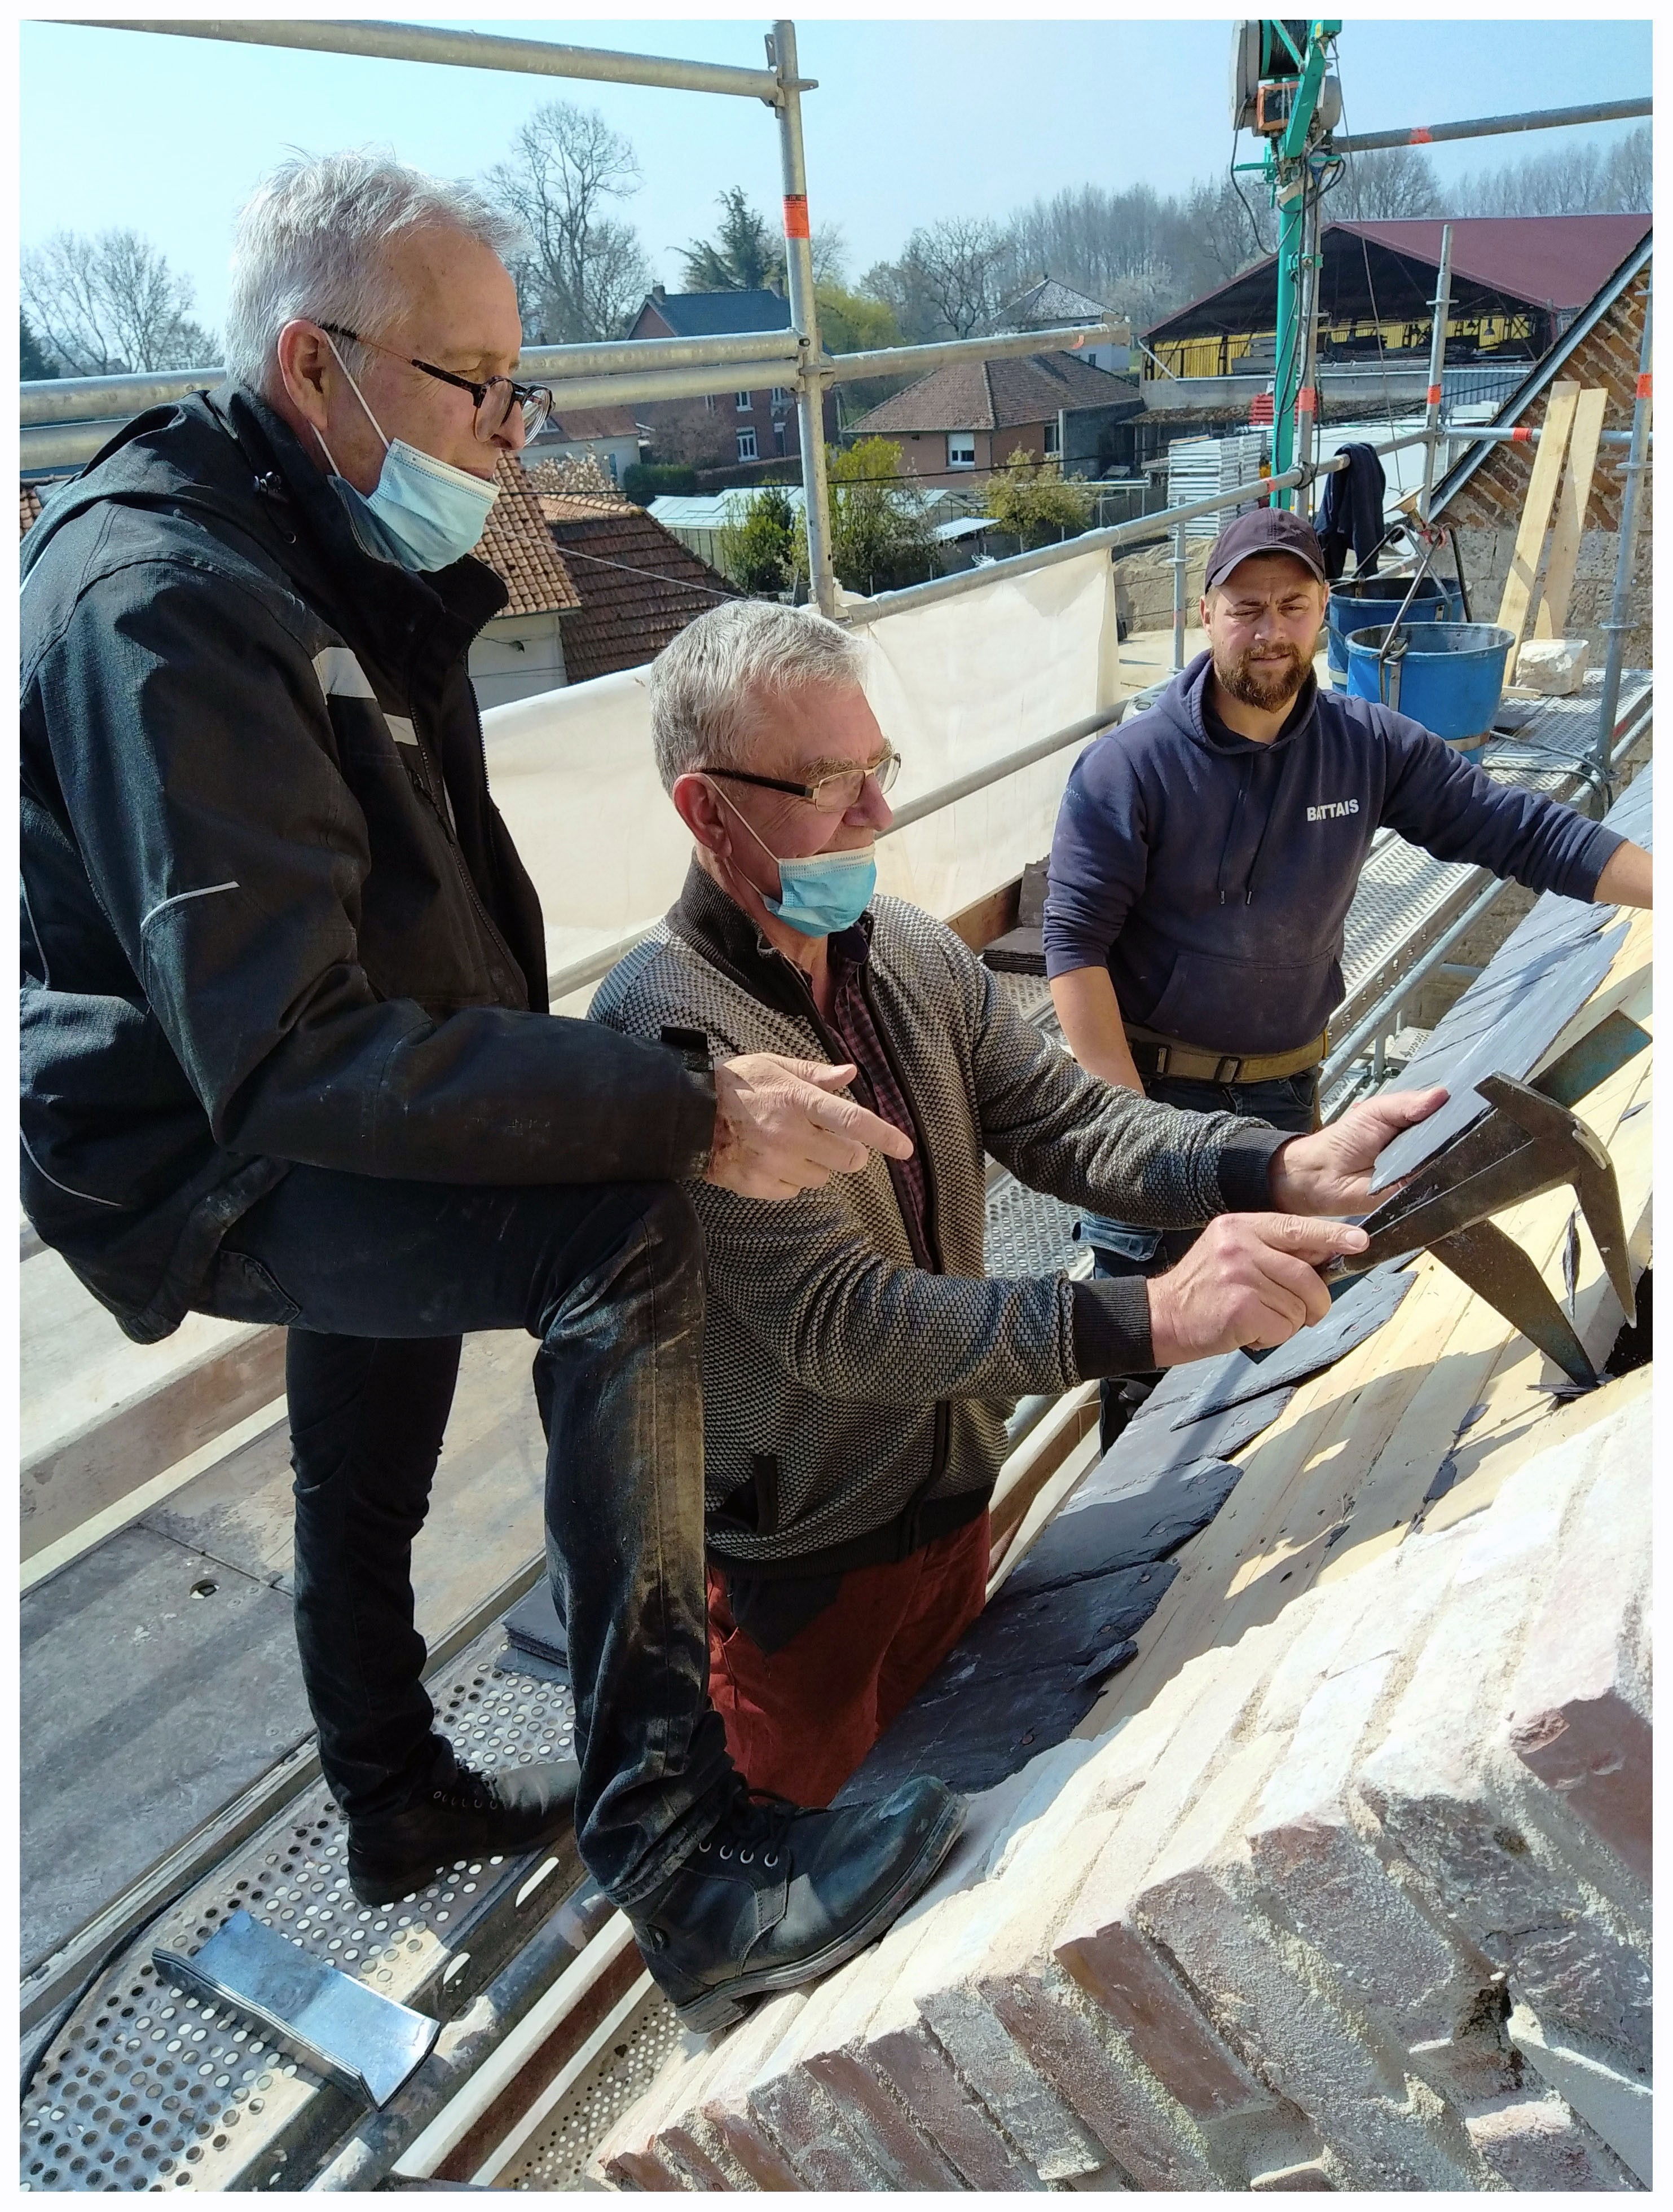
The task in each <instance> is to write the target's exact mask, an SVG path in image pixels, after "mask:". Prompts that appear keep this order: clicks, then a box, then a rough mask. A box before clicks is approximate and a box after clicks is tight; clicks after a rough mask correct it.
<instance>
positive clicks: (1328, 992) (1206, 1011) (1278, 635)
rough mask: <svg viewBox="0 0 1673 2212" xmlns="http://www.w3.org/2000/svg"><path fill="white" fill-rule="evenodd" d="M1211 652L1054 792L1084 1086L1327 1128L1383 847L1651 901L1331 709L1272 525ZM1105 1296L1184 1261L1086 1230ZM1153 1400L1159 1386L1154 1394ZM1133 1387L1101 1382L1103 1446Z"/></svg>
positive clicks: (1295, 558)
mask: <svg viewBox="0 0 1673 2212" xmlns="http://www.w3.org/2000/svg"><path fill="white" fill-rule="evenodd" d="M1204 587H1205V588H1204V597H1203V599H1202V623H1203V626H1204V628H1205V629H1207V631H1208V651H1207V652H1206V653H1199V654H1198V655H1197V657H1196V659H1195V660H1193V661H1192V662H1191V663H1190V665H1189V667H1187V668H1184V669H1182V670H1181V671H1180V672H1179V674H1178V675H1177V677H1176V678H1174V680H1173V682H1172V683H1171V684H1170V685H1169V687H1168V689H1167V690H1166V691H1165V693H1164V694H1163V696H1162V697H1161V698H1160V699H1159V701H1158V702H1157V703H1156V704H1155V705H1154V706H1153V707H1152V708H1149V709H1148V710H1147V712H1145V713H1143V714H1138V715H1135V717H1134V718H1133V720H1131V721H1129V722H1124V723H1123V724H1122V726H1121V727H1120V728H1119V729H1118V730H1112V731H1110V732H1109V733H1108V734H1107V735H1106V736H1104V737H1102V738H1098V740H1097V741H1096V742H1095V743H1094V744H1091V745H1089V746H1088V747H1087V748H1086V751H1085V752H1084V753H1083V754H1082V755H1081V756H1080V759H1079V760H1078V761H1077V762H1076V763H1075V766H1074V772H1073V774H1072V775H1070V777H1069V781H1068V790H1067V791H1066V792H1065V793H1064V794H1063V804H1062V811H1061V812H1060V813H1059V815H1058V817H1057V829H1056V836H1055V839H1054V841H1053V844H1052V848H1051V884H1050V890H1049V896H1048V897H1047V900H1046V908H1045V952H1046V972H1047V974H1048V975H1049V977H1050V979H1051V994H1052V998H1053V1000H1054V1001H1055V1003H1056V1008H1057V1015H1058V1018H1059V1020H1060V1021H1061V1022H1062V1027H1063V1034H1064V1036H1066V1037H1067V1038H1068V1042H1069V1045H1070V1048H1072V1050H1073V1051H1074V1055H1075V1057H1076V1059H1077V1060H1079V1061H1080V1064H1081V1066H1083V1067H1086V1068H1087V1069H1089V1070H1090V1071H1091V1072H1092V1073H1093V1074H1094V1075H1099V1076H1102V1077H1103V1078H1104V1081H1105V1082H1106V1083H1113V1084H1119V1085H1122V1086H1123V1087H1124V1088H1126V1089H1128V1090H1129V1091H1146V1092H1147V1093H1148V1094H1149V1096H1150V1097H1153V1098H1159V1099H1161V1100H1162V1101H1163V1102H1164V1103H1166V1104H1168V1105H1171V1106H1184V1107H1189V1108H1195V1109H1197V1110H1199V1111H1201V1112H1204V1113H1212V1112H1223V1111H1230V1112H1232V1113H1234V1114H1244V1115H1256V1116H1257V1117H1258V1118H1259V1119H1261V1120H1262V1121H1268V1122H1271V1123H1272V1124H1273V1125H1274V1126H1275V1127H1278V1128H1281V1129H1291V1130H1297V1131H1302V1130H1305V1129H1308V1128H1310V1127H1313V1126H1315V1124H1316V1117H1317V1098H1318V1074H1319V1066H1320V1063H1321V1062H1322V1061H1323V1058H1324V1048H1325V1036H1324V1032H1325V1024H1326V1023H1327V1021H1328V1020H1329V1016H1330V1014H1331V1012H1333V1011H1334V1009H1335V1007H1336V1006H1338V1005H1339V1004H1340V1003H1341V997H1342V977H1341V950H1342V932H1343V926H1344V923H1345V921H1346V920H1347V915H1348V907H1349V906H1350V904H1351V903H1352V902H1353V898H1354V891H1355V890H1356V889H1357V888H1358V885H1359V879H1360V869H1361V867H1362V866H1364V864H1365V860H1366V854H1368V853H1369V851H1370V849H1371V841H1372V837H1373V836H1375V835H1376V834H1377V832H1378V830H1379V829H1397V830H1398V831H1399V832H1400V834H1401V836H1403V837H1406V838H1408V839H1409V840H1410V842H1412V843H1413V844H1414V845H1421V846H1423V847H1425V848H1427V850H1428V851H1429V852H1431V853H1433V854H1435V856H1436V857H1437V859H1439V860H1463V861H1469V862H1470V863H1472V864H1473V865H1474V866H1477V867H1483V868H1491V869H1492V871H1493V872H1494V874H1495V875H1498V876H1509V877H1513V878H1515V879H1516V881H1517V882H1518V883H1520V884H1526V885H1527V886H1528V888H1529V889H1530V890H1536V891H1545V890H1554V891H1559V892H1561V893H1562V894H1563V895H1564V896H1567V897H1570V898H1580V899H1595V900H1601V901H1605V902H1610V903H1615V904H1620V905H1624V906H1648V905H1649V904H1650V856H1649V854H1647V853H1646V852H1644V851H1643V850H1642V849H1641V848H1640V847H1639V846H1636V845H1634V844H1632V843H1630V842H1628V841H1627V839H1625V838H1623V837H1621V836H1619V835H1618V834H1617V833H1616V832H1615V830H1613V829H1605V828H1604V827H1603V824H1602V823H1597V822H1593V821H1591V820H1590V819H1588V817H1586V816H1585V815H1583V814H1580V813H1579V812H1578V811H1576V810H1575V809H1574V808H1573V807H1571V806H1565V805H1560V804H1559V803H1558V802H1557V801H1555V800H1554V799H1546V798H1542V796H1540V795H1539V794H1538V793H1535V792H1530V791H1523V790H1520V789H1518V788H1517V787H1515V786H1514V785H1511V784H1503V783H1495V782H1494V781H1493V779H1492V778H1491V777H1490V776H1487V775H1484V774H1483V773H1482V771H1481V769H1479V768H1477V767H1475V765H1474V764H1473V763H1471V762H1469V761H1468V760H1466V759H1464V758H1463V756H1462V755H1461V754H1460V753H1459V752H1457V751H1456V750H1453V748H1452V747H1451V746H1450V745H1448V744H1446V743H1445V741H1444V740H1443V739H1441V738H1437V737H1435V736H1434V735H1433V733H1432V732H1429V731H1427V730H1426V729H1424V728H1423V727H1422V726H1421V724H1419V723H1417V722H1414V721H1411V720H1408V718H1407V717H1405V716H1404V715H1402V714H1394V713H1392V712H1391V711H1390V709H1389V708H1386V707H1383V706H1379V705H1377V704H1375V703H1374V702H1372V701H1370V700H1365V699H1350V698H1348V697H1347V696H1345V695H1344V694H1342V693H1341V692H1336V691H1328V690H1323V691H1322V690H1320V689H1319V687H1318V684H1317V679H1316V678H1315V676H1314V674H1313V666H1312V663H1313V656H1314V654H1315V653H1317V649H1318V641H1319V635H1320V632H1321V631H1322V629H1323V625H1324V618H1325V599H1326V594H1327V588H1328V587H1327V585H1326V582H1325V575H1324V559H1323V554H1322V553H1321V551H1320V550H1319V543H1318V539H1317V537H1316V536H1315V535H1314V533H1313V531H1312V529H1311V526H1309V525H1308V524H1307V523H1306V522H1305V520H1303V519H1302V518H1301V517H1300V516H1299V515H1298V514H1291V513H1285V512H1283V511H1281V509H1278V508H1269V507H1262V508H1259V509H1257V510H1256V512H1255V513H1251V514H1244V515H1240V516H1239V517H1238V520H1236V521H1235V522H1233V523H1232V524H1231V525H1230V526H1229V527H1228V528H1227V529H1226V530H1224V531H1222V532H1221V533H1220V537H1219V538H1217V539H1216V540H1215V543H1214V548H1213V550H1212V551H1211V552H1210V554H1209V556H1208V566H1207V568H1206V571H1205V576H1204ZM1082 1233H1083V1235H1086V1237H1088V1238H1089V1240H1090V1242H1091V1243H1092V1247H1093V1249H1094V1253H1095V1255H1096V1273H1098V1275H1099V1276H1103V1277H1109V1276H1118V1275H1154V1274H1158V1273H1160V1272H1162V1270H1163V1269H1164V1268H1165V1267H1168V1266H1170V1265H1171V1263H1172V1262H1173V1261H1175V1260H1177V1258H1178V1257H1179V1255H1180V1252H1181V1251H1182V1250H1183V1244H1184V1243H1187V1242H1189V1232H1182V1234H1181V1235H1179V1236H1169V1235H1167V1234H1165V1233H1159V1232H1158V1231H1155V1230H1153V1229H1144V1228H1140V1227H1136V1226H1135V1225H1130V1224H1128V1223H1125V1222H1120V1221H1114V1220H1104V1219H1103V1218H1091V1217H1087V1218H1086V1219H1085V1220H1083V1224H1082ZM1150 1379H1153V1378H1150ZM1145 1389H1146V1381H1145V1379H1144V1378H1139V1377H1129V1379H1128V1381H1127V1382H1126V1383H1124V1384H1121V1383H1116V1384H1111V1383H1105V1384H1104V1420H1103V1431H1104V1448H1105V1449H1108V1447H1109V1445H1110V1443H1112V1442H1113V1441H1114V1439H1115V1437H1116V1435H1117V1434H1119V1432H1120V1430H1121V1428H1122V1426H1123V1425H1124V1424H1125V1421H1126V1419H1128V1418H1129V1416H1130V1413H1131V1412H1132V1409H1133V1407H1134V1406H1135V1404H1136V1403H1137V1402H1138V1401H1140V1399H1141V1398H1142V1396H1143V1395H1144V1391H1145Z"/></svg>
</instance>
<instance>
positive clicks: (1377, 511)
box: [1316, 446, 1388, 583]
mask: <svg viewBox="0 0 1673 2212" xmlns="http://www.w3.org/2000/svg"><path fill="white" fill-rule="evenodd" d="M1336 451H1337V453H1346V454H1347V456H1348V466H1347V467H1346V468H1345V469H1338V470H1337V471H1336V472H1335V475H1334V476H1329V477H1326V478H1325V479H1324V497H1323V501H1322V502H1321V504H1320V507H1319V510H1318V520H1317V526H1316V527H1317V531H1318V542H1319V544H1320V545H1321V546H1322V547H1323V552H1324V573H1325V574H1326V575H1327V576H1328V577H1329V579H1330V581H1331V582H1332V583H1335V580H1336V578H1337V577H1338V576H1340V575H1341V572H1342V570H1343V568H1346V566H1347V565H1348V547H1349V546H1350V545H1351V546H1352V547H1353V548H1354V574H1356V575H1360V576H1374V575H1375V574H1377V548H1378V546H1379V545H1380V544H1382V542H1383V538H1384V532H1385V529H1386V525H1385V524H1384V520H1383V497H1384V492H1385V491H1386V489H1387V485H1388V479H1387V478H1386V477H1384V474H1383V464H1382V463H1381V461H1379V460H1378V458H1377V452H1376V448H1375V447H1372V446H1338V447H1337V448H1336Z"/></svg>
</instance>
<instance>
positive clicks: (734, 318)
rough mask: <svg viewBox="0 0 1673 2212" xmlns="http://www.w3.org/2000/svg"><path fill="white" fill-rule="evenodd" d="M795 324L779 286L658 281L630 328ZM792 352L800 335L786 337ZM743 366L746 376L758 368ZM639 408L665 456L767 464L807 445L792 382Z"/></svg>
mask: <svg viewBox="0 0 1673 2212" xmlns="http://www.w3.org/2000/svg"><path fill="white" fill-rule="evenodd" d="M789 328H790V304H789V302H788V300H786V299H784V298H783V297H782V295H780V294H778V293H777V292H766V291H761V292H670V291H667V290H666V289H665V288H664V287H663V286H662V285H660V284H658V285H656V286H655V287H654V289H652V290H651V291H649V292H648V293H647V295H645V301H644V304H643V305H642V307H641V308H640V310H639V313H637V315H636V316H635V318H634V320H633V326H632V328H631V329H630V331H629V332H628V336H629V337H630V338H712V337H745V336H748V335H750V334H751V333H752V332H754V331H785V332H787V333H788V331H789ZM785 350H786V353H787V355H788V354H789V353H792V352H794V339H792V338H790V337H788V335H787V337H786V340H785ZM750 373H751V372H750V371H749V370H748V369H747V368H741V369H740V370H739V377H740V379H741V378H743V377H745V376H747V375H749V374H750ZM639 413H640V415H641V416H642V418H643V419H644V421H645V422H648V424H649V425H650V427H651V428H652V430H653V432H654V434H655V435H656V437H657V451H658V454H659V457H660V458H665V459H674V460H683V461H688V462H690V464H691V465H693V466H695V467H698V468H709V469H730V470H732V471H734V472H735V471H748V470H750V469H751V468H761V469H765V468H766V467H769V466H770V465H771V464H772V463H773V462H775V461H782V460H786V459H791V458H793V457H794V456H795V455H797V454H799V453H800V451H801V440H800V434H799V431H798V428H797V422H796V394H795V390H794V386H790V385H751V386H749V387H748V388H747V389H744V388H739V390H736V391H733V392H711V393H710V394H709V397H708V398H703V399H660V400H652V401H649V402H647V403H645V404H642V405H641V407H640V409H639ZM836 424H837V416H836V403H835V401H834V400H832V399H831V398H830V396H829V395H827V397H826V401H825V435H826V436H827V437H828V438H835V436H836V435H837V428H836Z"/></svg>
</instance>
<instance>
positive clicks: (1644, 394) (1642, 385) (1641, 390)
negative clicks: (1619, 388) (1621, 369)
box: [1633, 376, 1650, 399]
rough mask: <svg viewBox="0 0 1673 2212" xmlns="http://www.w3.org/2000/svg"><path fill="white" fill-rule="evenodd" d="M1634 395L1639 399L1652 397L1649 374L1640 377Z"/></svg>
mask: <svg viewBox="0 0 1673 2212" xmlns="http://www.w3.org/2000/svg"><path fill="white" fill-rule="evenodd" d="M1633 396H1634V398H1639V399H1647V398H1649V397H1650V379H1649V378H1648V377H1647V376H1640V379H1639V380H1638V386H1637V389H1636V391H1635V392H1634V394H1633Z"/></svg>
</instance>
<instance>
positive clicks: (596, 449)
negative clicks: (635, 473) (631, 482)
mask: <svg viewBox="0 0 1673 2212" xmlns="http://www.w3.org/2000/svg"><path fill="white" fill-rule="evenodd" d="M557 399H558V404H557V408H556V409H555V410H553V412H552V414H551V416H550V418H549V419H548V421H547V422H546V423H545V425H544V428H542V430H541V433H540V435H539V436H538V438H537V439H536V440H535V441H534V443H533V444H532V446H526V447H524V448H523V455H524V462H523V465H524V466H525V467H526V468H527V467H532V465H533V464H534V463H535V462H536V461H540V460H546V459H551V460H570V459H575V460H579V459H583V458H584V459H588V460H593V461H596V462H597V463H598V465H599V468H600V469H601V470H602V471H603V472H604V474H605V477H608V479H609V480H610V482H611V483H613V484H619V483H621V482H622V480H623V478H624V477H625V476H626V474H627V472H628V471H629V470H630V469H631V468H635V467H636V466H637V465H638V461H639V425H638V423H637V422H636V419H635V416H634V410H633V409H632V408H631V407H565V406H564V405H563V386H562V385H561V384H560V385H559V386H557Z"/></svg>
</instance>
